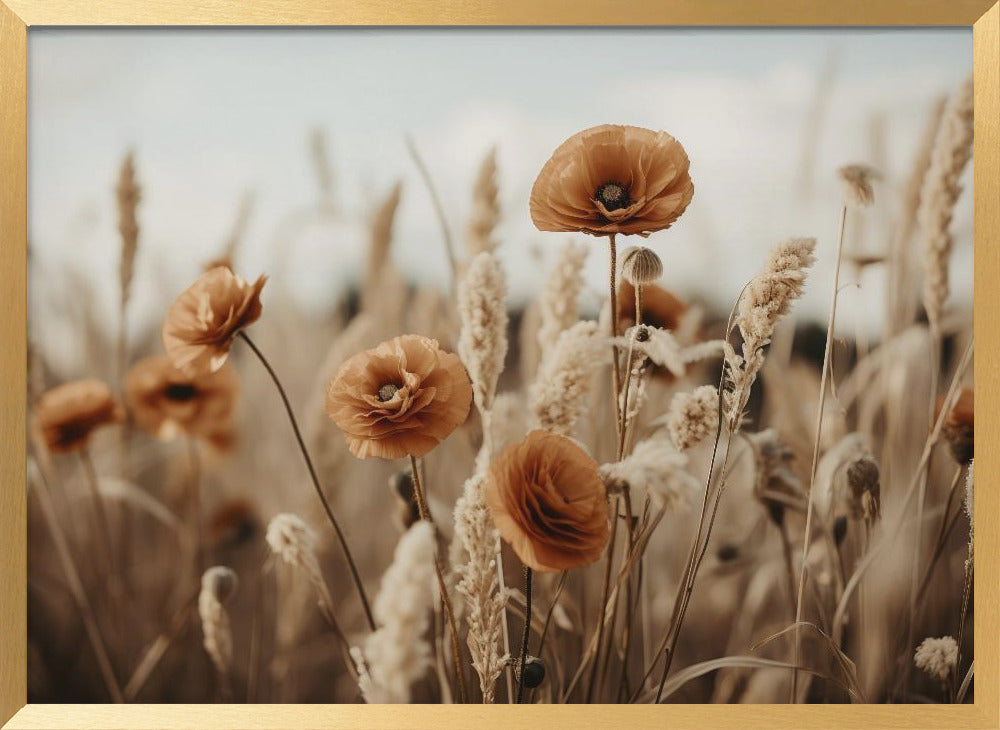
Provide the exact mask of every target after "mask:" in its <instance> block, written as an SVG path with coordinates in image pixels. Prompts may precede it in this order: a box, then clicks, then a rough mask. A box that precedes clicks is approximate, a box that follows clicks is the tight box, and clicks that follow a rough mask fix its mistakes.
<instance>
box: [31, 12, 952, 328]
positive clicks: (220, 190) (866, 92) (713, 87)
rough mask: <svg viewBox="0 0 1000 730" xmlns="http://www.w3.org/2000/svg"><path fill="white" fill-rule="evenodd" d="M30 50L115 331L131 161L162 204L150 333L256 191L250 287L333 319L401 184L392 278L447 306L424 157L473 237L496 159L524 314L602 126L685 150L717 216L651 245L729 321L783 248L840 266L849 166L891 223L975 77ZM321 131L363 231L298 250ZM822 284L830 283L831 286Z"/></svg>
mask: <svg viewBox="0 0 1000 730" xmlns="http://www.w3.org/2000/svg"><path fill="white" fill-rule="evenodd" d="M28 51H29V115H30V119H29V184H30V200H29V230H30V235H31V240H32V242H33V244H34V246H35V250H36V251H37V253H38V255H39V260H40V261H41V262H42V263H43V265H45V266H49V267H57V266H77V267H80V268H82V269H83V270H85V271H86V272H87V274H88V276H93V277H95V278H96V279H97V280H98V281H99V282H101V283H102V284H103V287H102V290H103V295H104V297H105V299H106V302H104V304H105V305H106V306H107V307H109V308H111V307H113V305H114V302H115V296H116V295H115V287H114V286H113V283H114V281H115V277H116V276H117V259H116V255H117V254H116V251H117V247H118V242H117V239H116V233H115V211H114V204H113V200H114V198H113V193H112V188H113V185H114V181H115V177H116V174H117V168H118V166H119V164H120V160H121V157H122V155H123V153H124V151H125V150H126V149H127V148H133V149H134V150H135V151H136V154H137V160H138V166H139V174H140V177H141V179H142V182H143V185H144V191H145V198H144V202H143V205H142V208H141V222H142V229H143V238H142V251H141V254H140V263H139V285H138V286H137V294H136V305H137V310H138V311H137V312H136V315H135V316H136V317H137V318H138V320H137V322H138V321H142V322H151V321H153V320H154V319H155V318H157V317H158V316H159V313H160V312H162V307H163V302H162V301H160V300H158V299H155V298H153V297H152V295H147V293H146V292H145V290H143V288H142V286H141V282H142V281H143V280H146V281H148V280H151V279H152V278H153V277H157V278H159V279H162V280H163V281H164V282H166V285H167V288H168V289H170V288H173V289H174V290H176V289H179V288H181V287H183V286H184V285H185V284H186V283H187V282H188V281H189V280H191V279H192V278H193V277H194V276H195V275H196V273H197V272H198V270H199V266H200V264H201V263H202V262H203V261H204V260H205V259H207V258H210V257H211V256H212V255H213V253H214V252H215V251H216V250H217V248H218V247H219V245H220V244H221V241H222V239H223V238H224V237H225V235H226V233H227V231H228V229H229V227H230V225H231V221H232V219H233V217H234V214H235V209H236V206H237V203H238V201H239V199H240V196H241V195H242V193H243V191H244V190H246V189H247V188H252V189H253V190H254V191H255V192H256V207H255V211H254V216H253V218H252V220H251V225H250V228H249V231H248V235H247V243H246V251H245V254H246V255H245V257H244V258H243V260H242V262H241V263H242V266H241V268H242V273H244V274H246V275H247V276H253V275H256V273H257V272H258V271H260V270H264V271H271V272H272V273H274V272H275V271H279V272H282V273H281V278H280V279H279V280H276V281H275V282H274V284H273V286H282V285H286V286H289V287H294V288H295V289H296V290H297V291H298V292H299V296H300V297H301V298H302V299H303V302H304V303H305V304H307V305H309V306H315V307H320V306H323V305H325V304H328V303H329V302H331V301H333V299H334V298H335V297H336V295H337V293H338V292H339V291H340V288H341V287H342V285H343V283H344V282H345V281H347V280H349V279H350V278H352V277H353V276H355V275H356V273H357V271H358V268H359V266H360V265H361V261H362V260H363V256H364V241H365V233H364V229H363V220H364V217H365V216H366V215H367V213H368V211H369V210H370V209H371V207H372V206H373V204H374V202H375V200H376V199H377V197H378V196H379V195H382V194H384V193H385V191H387V190H388V188H389V187H390V185H391V184H392V182H393V181H394V180H396V179H398V178H402V179H403V180H404V199H403V204H402V207H401V210H400V215H399V220H398V226H397V232H398V236H397V239H398V240H397V245H396V247H395V249H394V254H393V255H394V257H395V259H396V261H397V263H398V264H399V265H400V268H402V269H403V270H404V271H406V272H408V273H409V274H410V275H411V276H412V277H413V278H417V279H435V280H442V281H443V279H444V277H445V276H446V272H447V267H446V263H445V258H444V255H443V252H442V250H441V245H440V238H439V235H438V233H437V228H436V225H435V222H434V219H433V217H432V214H431V209H430V206H429V204H428V200H427V197H426V193H425V191H424V189H423V187H422V186H421V184H420V182H419V179H418V177H417V175H416V174H415V170H414V168H413V165H412V163H411V162H410V160H409V158H408V157H407V154H406V150H405V146H404V143H403V140H404V136H405V135H406V134H411V135H412V136H413V138H414V139H415V140H416V142H417V144H418V146H419V148H420V149H421V151H422V154H423V156H424V158H425V159H426V161H427V163H428V166H429V167H430V168H431V170H432V173H433V174H434V176H435V179H436V180H437V182H438V185H439V187H440V188H441V192H442V196H443V197H444V199H445V204H446V207H447V209H448V215H449V218H450V221H451V224H452V227H453V228H454V229H455V230H456V231H458V232H460V231H461V230H462V229H463V228H464V225H465V219H466V216H467V215H468V211H469V203H470V189H471V184H472V179H473V176H474V174H475V171H476V168H477V166H478V164H479V161H480V159H481V158H482V156H483V154H484V153H485V152H486V151H487V150H488V149H489V147H490V146H491V145H494V144H496V145H498V147H499V162H500V181H501V202H502V204H503V207H504V216H505V217H504V221H503V224H502V225H501V228H500V236H501V238H502V239H503V246H502V249H501V251H502V256H503V258H504V261H505V263H506V264H507V265H508V267H509V270H510V273H511V278H512V280H513V284H512V290H513V292H512V295H513V296H514V297H515V298H524V297H526V296H528V295H530V294H531V293H532V292H534V291H536V290H537V287H538V285H539V282H540V280H541V276H542V272H543V271H544V266H539V265H538V264H537V261H536V260H535V259H534V258H533V257H532V253H531V251H532V250H535V249H538V248H540V249H542V251H543V255H545V254H546V253H551V251H550V249H551V246H552V245H553V244H555V243H557V242H559V241H561V240H563V238H564V237H562V236H559V235H557V234H540V233H538V232H537V231H535V230H534V229H533V227H532V226H531V223H530V219H529V217H528V212H527V196H528V191H529V190H530V187H531V184H532V182H533V180H534V176H535V174H536V173H537V171H538V169H539V168H540V167H541V165H542V164H543V163H544V161H545V159H546V158H547V156H548V155H549V153H550V152H551V151H552V149H553V148H554V147H555V146H556V145H558V144H559V143H560V142H561V141H562V140H563V139H565V138H566V137H567V136H569V135H570V134H573V133H574V132H576V131H578V130H580V129H583V128H586V127H588V126H591V125H594V124H599V123H605V122H615V123H630V124H639V125H643V126H648V127H652V128H657V129H665V130H667V131H669V132H670V133H671V134H673V135H674V136H675V137H677V138H678V139H679V140H680V141H681V142H682V143H683V144H684V146H685V148H686V149H687V151H688V153H689V155H690V157H691V160H692V165H691V169H692V175H693V177H694V180H695V185H696V193H695V199H694V202H693V203H692V205H691V208H690V209H689V212H688V213H687V214H685V216H684V217H683V218H682V219H681V221H680V222H679V223H678V224H677V225H676V226H675V227H674V228H673V229H671V230H670V231H667V232H665V233H663V234H659V235H655V236H653V237H652V238H650V239H649V243H650V244H651V245H653V246H654V247H655V248H656V249H657V251H659V252H660V254H661V255H662V256H663V258H664V261H665V263H666V274H665V279H664V280H665V283H666V284H667V285H669V286H672V287H674V288H677V289H679V290H681V291H682V292H685V293H688V294H690V295H694V296H697V297H704V298H711V299H712V300H713V301H715V303H717V304H718V305H720V306H725V307H726V308H728V304H729V303H730V302H731V301H732V298H733V297H735V296H736V294H737V293H738V292H739V289H740V287H741V286H742V284H743V282H744V281H745V280H746V279H747V278H748V277H749V276H751V275H752V274H753V273H754V271H755V270H756V269H757V268H758V267H759V265H760V263H761V261H762V260H763V258H764V256H765V255H766V251H767V249H768V248H769V247H770V246H771V245H772V244H773V243H775V242H776V241H778V240H780V239H782V238H785V237H787V236H789V235H815V236H817V237H818V238H819V239H820V250H821V254H825V253H827V252H829V250H830V249H831V248H832V246H833V244H834V243H835V241H834V240H833V239H834V237H835V234H836V225H837V216H838V206H839V199H840V194H839V190H838V187H837V183H836V181H835V177H834V170H835V169H836V168H837V167H838V166H840V165H842V164H845V163H849V162H873V161H875V162H880V163H881V165H882V166H883V167H884V171H885V175H886V181H885V183H884V184H883V185H882V188H881V190H880V198H879V205H880V206H882V210H883V211H884V212H886V213H892V212H893V211H894V210H895V207H896V206H897V205H898V202H899V201H898V197H899V196H898V188H899V186H900V185H901V183H902V180H903V179H904V178H905V175H906V173H907V171H908V167H909V164H910V160H911V157H912V154H913V151H914V148H915V146H916V143H917V140H918V138H919V135H920V132H921V130H922V129H923V126H924V124H925V120H926V116H927V113H928V110H929V109H930V107H931V105H932V103H933V102H934V100H935V98H937V97H938V96H939V95H941V94H945V93H948V92H949V91H950V90H952V89H953V88H954V87H955V86H956V85H957V84H958V83H959V82H960V81H961V80H962V79H963V78H964V77H965V76H966V75H967V74H968V73H969V72H970V71H971V67H972V36H971V32H970V31H969V30H967V29H925V30H899V29H894V30H888V29H886V30H802V29H786V30H712V29H693V30H689V29H684V30H681V29H619V30H603V29H560V30H553V29H534V30H507V29H491V30H482V29H477V30H457V29H429V30H427V29H422V30H418V29H396V30H382V29H310V30H287V29H284V30H271V29H258V30H136V29H122V30H119V29H100V30H92V29H38V30H34V29H33V30H31V31H30V32H29V48H28ZM831 59H832V60H831ZM830 63H832V64H833V66H834V68H835V74H834V80H833V83H832V86H831V88H830V93H829V95H828V97H827V102H826V104H825V107H824V109H825V112H824V121H823V125H822V128H821V131H822V133H821V135H820V137H819V139H818V144H817V148H816V157H815V162H814V171H815V176H814V186H813V188H812V190H811V193H810V194H808V195H803V194H802V191H801V189H800V188H801V186H800V179H801V168H802V151H803V146H804V139H805V137H804V135H805V128H806V120H807V118H808V115H809V110H810V108H811V106H812V104H813V101H812V100H813V95H814V92H815V88H816V86H817V82H818V79H819V77H820V76H821V74H822V71H823V69H824V67H826V66H827V65H828V64H830ZM314 127H319V128H321V129H322V130H323V131H324V132H325V134H326V135H327V137H328V141H329V147H330V155H331V159H332V164H333V167H334V174H335V186H336V188H337V203H338V206H339V210H340V211H341V212H342V214H343V217H342V219H341V220H339V221H337V222H333V223H330V224H322V225H320V224H316V225H309V226H306V227H305V228H304V229H294V230H290V229H289V226H288V225H287V223H283V221H286V220H287V215H288V213H289V212H290V211H292V210H294V209H296V208H299V207H301V206H303V205H308V204H309V203H311V202H312V201H313V200H315V196H316V186H315V178H314V175H313V170H312V168H311V166H310V160H309V157H308V153H307V149H308V134H309V131H310V129H312V128H314ZM873 130H874V131H873ZM878 140H881V142H880V141H878ZM874 156H880V157H882V158H883V159H882V160H880V161H878V160H873V157H874ZM971 210H972V206H971V197H966V198H965V199H964V200H963V203H962V205H961V207H960V210H959V215H958V218H957V221H956V229H957V230H958V231H959V233H960V236H959V253H958V259H957V261H956V267H955V276H956V277H958V278H959V279H960V280H961V281H962V282H967V283H968V285H967V286H965V287H963V288H964V290H965V291H966V292H971ZM885 224H886V223H885V220H884V219H883V218H880V217H879V216H878V215H877V214H869V216H868V219H867V222H866V224H865V233H866V238H865V241H866V245H868V246H869V248H870V249H872V250H875V249H879V248H881V246H882V241H883V240H884V232H885ZM279 264H280V265H279ZM605 266H606V263H605V259H604V247H603V246H595V250H594V253H593V255H592V256H591V260H590V261H589V264H588V275H589V276H590V278H591V281H592V282H593V288H594V290H595V291H596V290H598V289H600V287H601V285H602V282H603V276H604V273H603V272H604V267H605ZM282 267H284V268H282ZM817 276H818V277H821V278H822V277H828V270H827V269H825V268H824V266H822V265H821V266H820V267H819V268H818V269H817ZM32 285H33V286H35V285H37V286H42V284H41V283H40V282H32ZM878 285H879V282H878V281H877V280H873V281H866V282H865V290H864V291H861V292H854V293H852V294H851V295H845V296H852V297H854V300H855V301H854V306H856V307H859V308H863V307H864V306H866V304H865V302H868V304H871V305H872V306H873V307H874V303H877V302H878V301H879V296H880V293H879V291H878ZM816 288H817V289H819V287H816ZM823 289H824V290H825V287H824V288H823ZM37 294H38V292H34V293H33V296H36V295H37ZM826 298H827V296H826V294H822V295H821V296H815V297H811V298H810V299H809V300H807V302H806V303H805V307H804V311H805V312H806V313H809V312H812V313H818V312H820V311H822V309H823V308H824V307H825V303H826ZM967 299H968V297H967ZM847 306H851V304H848V305H847Z"/></svg>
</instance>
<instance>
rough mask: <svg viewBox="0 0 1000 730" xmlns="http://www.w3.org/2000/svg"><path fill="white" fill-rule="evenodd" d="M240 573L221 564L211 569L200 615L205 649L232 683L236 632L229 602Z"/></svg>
mask: <svg viewBox="0 0 1000 730" xmlns="http://www.w3.org/2000/svg"><path fill="white" fill-rule="evenodd" d="M237 585H238V580H237V578H236V573H234V572H233V571H232V570H231V569H229V568H226V567H224V566H221V565H216V566H215V567H212V568H209V569H208V570H206V571H205V573H204V574H203V575H202V577H201V592H200V593H199V594H198V615H199V616H200V617H201V631H202V634H203V636H204V641H203V643H204V646H205V651H206V653H207V654H208V656H209V657H210V658H211V659H212V663H213V664H214V665H215V669H216V671H217V672H218V673H219V677H220V678H222V681H223V682H224V683H225V684H226V685H228V683H229V676H230V673H231V672H232V669H233V631H232V628H231V627H230V625H229V612H228V611H226V606H225V604H226V603H227V602H228V601H229V599H230V598H232V597H233V595H234V594H235V593H236V588H237Z"/></svg>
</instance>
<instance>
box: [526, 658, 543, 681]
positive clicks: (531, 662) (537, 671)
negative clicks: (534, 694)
mask: <svg viewBox="0 0 1000 730" xmlns="http://www.w3.org/2000/svg"><path fill="white" fill-rule="evenodd" d="M544 681H545V663H544V662H542V660H541V659H539V658H538V657H536V656H529V657H528V658H527V659H526V660H525V662H524V686H525V687H527V688H528V689H534V688H535V687H537V686H538V685H540V684H541V683H542V682H544Z"/></svg>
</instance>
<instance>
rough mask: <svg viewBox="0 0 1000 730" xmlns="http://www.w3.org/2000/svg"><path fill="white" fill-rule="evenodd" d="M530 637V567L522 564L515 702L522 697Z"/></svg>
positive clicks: (518, 701) (519, 702) (518, 702)
mask: <svg viewBox="0 0 1000 730" xmlns="http://www.w3.org/2000/svg"><path fill="white" fill-rule="evenodd" d="M530 638H531V568H529V567H528V566H527V565H526V566H524V633H523V634H522V635H521V658H520V659H519V660H518V663H517V666H518V667H519V671H518V676H517V703H516V704H518V705H519V704H521V701H522V699H523V698H524V665H525V663H526V662H527V661H528V640H529V639H530Z"/></svg>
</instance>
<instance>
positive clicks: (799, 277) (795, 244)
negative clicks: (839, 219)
mask: <svg viewBox="0 0 1000 730" xmlns="http://www.w3.org/2000/svg"><path fill="white" fill-rule="evenodd" d="M815 248H816V239H814V238H792V239H789V240H787V241H785V242H784V243H780V244H778V245H777V246H776V247H775V248H774V249H773V250H772V251H771V253H770V255H769V256H768V260H767V263H766V264H765V266H764V270H763V271H761V273H760V274H758V275H757V276H756V277H755V278H754V279H753V280H752V281H751V282H750V283H749V284H748V285H747V288H746V290H745V291H744V293H743V295H742V296H741V297H740V301H739V305H738V309H737V316H736V326H737V327H738V328H739V330H740V334H741V335H742V336H743V349H742V354H737V353H736V351H735V350H734V349H733V348H732V347H729V346H728V345H727V347H726V364H725V367H726V390H725V392H724V393H723V405H724V408H725V417H726V423H727V425H728V426H729V429H730V430H731V431H735V430H736V429H737V427H738V425H739V422H740V419H741V418H742V416H743V409H744V408H746V404H747V400H748V399H749V397H750V388H751V387H752V386H753V384H754V381H755V380H756V379H757V373H759V372H760V369H761V367H763V365H764V348H765V347H766V346H767V345H768V343H770V342H771V337H772V335H773V334H774V327H775V325H776V324H777V322H778V320H779V319H780V318H781V316H782V315H784V314H787V313H788V310H789V309H790V308H791V305H792V302H793V301H795V300H796V299H798V298H799V297H800V296H802V291H803V289H804V288H805V281H806V270H807V269H808V268H809V267H810V266H812V265H813V262H814V261H815V260H816V259H815V256H814V255H813V251H814V250H815Z"/></svg>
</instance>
